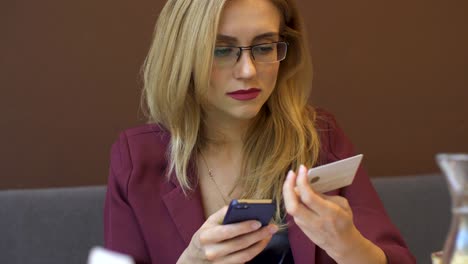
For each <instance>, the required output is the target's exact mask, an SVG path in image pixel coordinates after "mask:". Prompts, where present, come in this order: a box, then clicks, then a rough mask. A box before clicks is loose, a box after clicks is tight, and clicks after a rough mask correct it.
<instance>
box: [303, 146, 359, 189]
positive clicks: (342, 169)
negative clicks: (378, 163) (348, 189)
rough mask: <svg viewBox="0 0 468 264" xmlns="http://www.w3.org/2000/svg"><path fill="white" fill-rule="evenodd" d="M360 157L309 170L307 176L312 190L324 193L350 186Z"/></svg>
mask: <svg viewBox="0 0 468 264" xmlns="http://www.w3.org/2000/svg"><path fill="white" fill-rule="evenodd" d="M362 157H363V155H362V154H359V155H356V156H353V157H350V158H346V159H342V160H338V161H335V162H332V163H328V164H325V165H322V166H318V167H315V168H312V169H310V170H309V171H308V173H307V176H308V177H309V181H310V183H311V184H312V188H314V190H315V191H317V192H320V193H325V192H329V191H332V190H336V189H339V188H342V187H345V186H348V185H350V184H351V183H352V182H353V180H354V176H355V175H356V171H357V169H358V168H359V164H360V163H361V160H362Z"/></svg>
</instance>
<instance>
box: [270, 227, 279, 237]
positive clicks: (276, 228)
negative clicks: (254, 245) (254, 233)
mask: <svg viewBox="0 0 468 264" xmlns="http://www.w3.org/2000/svg"><path fill="white" fill-rule="evenodd" d="M268 231H269V232H270V234H272V235H273V234H274V233H276V232H278V226H276V225H273V226H269V227H268Z"/></svg>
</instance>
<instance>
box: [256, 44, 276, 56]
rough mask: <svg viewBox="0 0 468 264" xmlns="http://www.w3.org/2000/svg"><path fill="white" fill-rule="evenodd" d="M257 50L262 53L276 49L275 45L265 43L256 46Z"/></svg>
mask: <svg viewBox="0 0 468 264" xmlns="http://www.w3.org/2000/svg"><path fill="white" fill-rule="evenodd" d="M256 50H257V52H259V53H261V54H268V53H270V52H273V51H274V50H275V49H274V47H273V45H264V46H258V47H257V48H256Z"/></svg>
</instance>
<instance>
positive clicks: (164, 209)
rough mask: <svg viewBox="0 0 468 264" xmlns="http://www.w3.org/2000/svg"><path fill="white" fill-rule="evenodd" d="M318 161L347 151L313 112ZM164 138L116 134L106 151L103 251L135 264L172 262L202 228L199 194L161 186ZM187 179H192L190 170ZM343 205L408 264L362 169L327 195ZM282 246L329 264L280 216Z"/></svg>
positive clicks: (331, 126) (390, 254)
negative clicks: (343, 200)
mask: <svg viewBox="0 0 468 264" xmlns="http://www.w3.org/2000/svg"><path fill="white" fill-rule="evenodd" d="M319 115H320V118H319V120H318V121H317V127H318V130H319V133H320V138H321V152H320V163H321V164H325V163H329V162H333V161H336V160H339V159H343V158H347V157H349V156H352V155H353V154H354V153H353V147H352V144H351V143H350V141H349V140H348V139H347V138H346V136H345V135H344V133H343V131H342V130H341V129H340V128H339V127H338V126H337V124H336V121H335V119H334V117H333V116H332V115H330V114H328V113H326V112H324V111H320V112H319ZM169 138H170V135H169V134H168V132H167V131H166V130H164V129H163V128H161V127H160V126H158V125H143V126H140V127H137V128H133V129H128V130H126V131H124V132H123V133H122V134H121V135H120V137H119V139H118V140H117V141H116V142H115V143H114V145H113V146H112V150H111V161H110V175H109V180H108V188H107V194H106V202H105V209H104V229H105V230H104V235H105V246H106V247H107V248H108V249H111V250H114V251H118V252H122V253H125V254H128V255H131V256H132V257H133V258H134V259H135V260H136V262H137V263H176V262H177V259H178V258H179V256H180V255H181V254H182V252H183V251H184V250H185V248H186V247H187V246H188V245H189V243H190V240H191V238H192V236H193V234H194V233H195V232H196V231H197V230H198V228H199V227H200V226H201V225H202V224H203V223H204V221H205V216H204V213H203V205H202V202H201V196H200V190H199V189H198V188H196V189H195V190H194V191H193V192H191V193H189V194H188V195H187V196H186V195H184V193H183V192H182V189H181V187H180V185H179V183H178V182H177V180H176V179H175V177H172V178H171V180H167V179H166V177H165V176H164V175H165V174H164V171H165V170H166V167H167V165H168V160H167V157H166V151H167V148H168V143H169ZM189 173H190V175H189V176H190V177H192V178H196V175H195V173H194V172H193V171H191V172H189ZM329 194H334V195H341V196H344V197H346V198H347V199H348V201H349V204H350V206H351V208H352V210H353V214H354V223H355V225H356V227H357V228H358V229H359V230H360V232H361V233H362V234H363V235H364V236H365V237H366V238H368V239H369V240H371V241H372V242H374V243H375V244H377V245H378V246H379V247H380V248H382V250H383V251H384V252H385V254H386V256H387V258H388V260H389V263H398V264H405V263H416V261H415V259H414V257H413V256H412V255H411V253H410V252H409V250H408V248H407V246H406V244H405V242H404V241H403V239H402V237H401V235H400V233H399V231H398V230H397V229H396V228H395V226H394V225H393V224H392V223H391V222H390V219H389V217H388V216H387V214H386V212H385V210H384V208H383V206H382V203H381V201H380V199H379V197H378V196H377V193H376V192H375V190H374V188H373V186H372V184H371V182H370V181H369V178H368V177H367V175H366V173H365V172H364V170H363V169H362V168H360V169H359V170H358V173H357V175H356V177H355V179H354V181H353V183H352V184H351V185H350V186H348V187H345V188H342V189H340V190H337V191H333V192H330V193H329ZM287 220H288V224H289V229H288V230H289V232H288V236H289V241H290V245H291V250H292V253H293V256H294V261H295V263H296V264H305V263H308V264H311V263H323V264H328V263H335V262H334V261H333V259H331V258H330V257H329V256H328V255H327V254H326V252H325V251H323V250H322V249H321V248H319V247H317V246H316V245H315V244H314V243H313V242H311V241H310V240H309V239H308V238H307V237H306V236H305V234H304V233H303V232H302V231H301V230H300V229H299V227H298V226H297V225H296V224H295V223H294V220H293V219H292V218H291V217H289V216H288V218H287Z"/></svg>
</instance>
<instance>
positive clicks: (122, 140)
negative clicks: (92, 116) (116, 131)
mask: <svg viewBox="0 0 468 264" xmlns="http://www.w3.org/2000/svg"><path fill="white" fill-rule="evenodd" d="M132 169H133V166H132V159H131V155H130V149H129V145H128V140H127V136H126V135H125V133H122V134H121V135H120V137H119V139H118V140H117V141H116V142H115V143H114V144H113V145H112V149H111V155H110V172H109V178H108V185H107V192H106V199H105V205H104V244H105V247H106V248H107V249H110V250H113V251H117V252H121V253H124V254H127V255H130V256H132V257H133V258H134V260H135V262H136V263H139V264H144V263H151V260H150V257H149V254H148V251H147V249H146V246H145V244H144V239H143V236H142V235H141V230H140V227H139V224H138V222H137V219H136V217H135V214H134V212H133V209H132V207H131V205H130V203H129V200H128V183H129V179H130V176H131V174H132Z"/></svg>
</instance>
